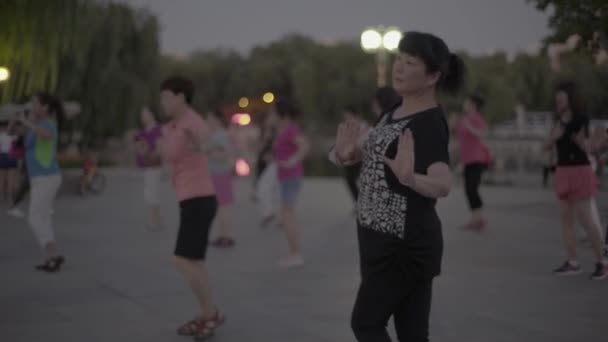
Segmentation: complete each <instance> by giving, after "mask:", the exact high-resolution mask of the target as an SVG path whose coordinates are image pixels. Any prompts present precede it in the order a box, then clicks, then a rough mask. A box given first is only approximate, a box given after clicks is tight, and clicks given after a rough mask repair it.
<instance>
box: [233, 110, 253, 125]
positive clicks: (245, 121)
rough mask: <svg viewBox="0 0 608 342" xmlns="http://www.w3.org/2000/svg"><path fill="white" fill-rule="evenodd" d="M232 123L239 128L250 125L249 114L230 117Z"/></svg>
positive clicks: (237, 114)
mask: <svg viewBox="0 0 608 342" xmlns="http://www.w3.org/2000/svg"><path fill="white" fill-rule="evenodd" d="M232 123H235V124H237V125H239V126H247V125H249V124H250V123H251V115H249V113H236V114H234V115H232Z"/></svg>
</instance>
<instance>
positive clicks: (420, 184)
mask: <svg viewBox="0 0 608 342" xmlns="http://www.w3.org/2000/svg"><path fill="white" fill-rule="evenodd" d="M446 178H447V177H438V176H435V177H433V176H429V175H422V174H418V173H417V174H415V175H414V179H413V181H412V182H410V184H406V185H407V186H409V187H410V189H412V190H413V191H415V192H417V193H419V194H421V195H422V196H425V197H429V198H442V197H445V196H447V195H448V194H449V193H450V188H451V187H452V180H451V179H446Z"/></svg>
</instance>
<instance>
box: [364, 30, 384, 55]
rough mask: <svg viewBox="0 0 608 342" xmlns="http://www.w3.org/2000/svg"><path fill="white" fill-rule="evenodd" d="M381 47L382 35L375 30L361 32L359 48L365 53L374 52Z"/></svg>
mask: <svg viewBox="0 0 608 342" xmlns="http://www.w3.org/2000/svg"><path fill="white" fill-rule="evenodd" d="M381 46H382V35H381V34H380V32H378V31H376V30H375V29H369V30H365V31H363V33H362V34H361V47H362V48H363V50H365V51H375V50H377V49H379V48H380V47H381Z"/></svg>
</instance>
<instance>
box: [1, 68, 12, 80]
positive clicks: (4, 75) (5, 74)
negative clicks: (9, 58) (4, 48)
mask: <svg viewBox="0 0 608 342" xmlns="http://www.w3.org/2000/svg"><path fill="white" fill-rule="evenodd" d="M9 77H11V73H10V72H9V71H8V69H7V68H5V67H0V82H4V81H6V80H8V79H9Z"/></svg>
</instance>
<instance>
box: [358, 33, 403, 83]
mask: <svg viewBox="0 0 608 342" xmlns="http://www.w3.org/2000/svg"><path fill="white" fill-rule="evenodd" d="M402 36H403V34H402V33H401V30H399V28H397V27H388V28H385V27H383V26H379V27H373V28H368V29H367V30H365V31H363V33H362V34H361V47H362V48H363V50H364V51H365V52H369V53H375V54H376V63H377V64H376V67H377V75H378V86H379V87H383V86H385V85H386V84H387V70H388V55H389V53H393V52H395V51H397V48H398V47H399V42H400V41H401V37H402Z"/></svg>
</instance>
